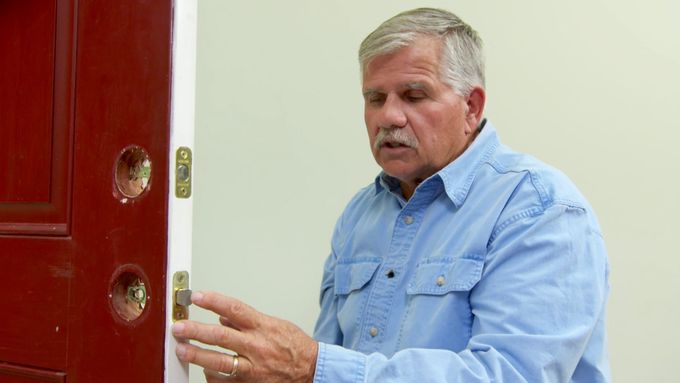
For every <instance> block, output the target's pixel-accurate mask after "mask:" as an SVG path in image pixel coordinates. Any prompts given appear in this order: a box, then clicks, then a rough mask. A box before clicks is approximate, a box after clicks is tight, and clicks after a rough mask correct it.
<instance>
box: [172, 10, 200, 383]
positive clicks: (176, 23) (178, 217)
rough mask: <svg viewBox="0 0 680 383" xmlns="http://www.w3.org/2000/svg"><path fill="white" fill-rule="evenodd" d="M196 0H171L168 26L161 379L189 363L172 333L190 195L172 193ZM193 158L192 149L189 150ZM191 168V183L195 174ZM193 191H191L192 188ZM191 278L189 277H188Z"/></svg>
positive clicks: (186, 110)
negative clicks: (175, 280)
mask: <svg viewBox="0 0 680 383" xmlns="http://www.w3.org/2000/svg"><path fill="white" fill-rule="evenodd" d="M197 5H198V4H197V0H175V1H174V6H173V8H174V9H173V24H172V25H173V26H172V30H173V32H172V90H171V101H170V153H169V158H170V160H169V161H168V162H169V169H168V180H169V182H170V185H169V188H168V190H169V193H170V195H169V196H168V249H167V251H168V257H167V260H168V263H167V270H166V271H167V276H166V297H165V302H166V309H165V312H166V321H165V323H166V325H165V378H164V382H165V383H188V382H189V366H188V365H187V364H186V363H182V362H180V361H179V359H177V357H176V356H175V347H176V346H177V340H176V339H175V337H173V336H172V333H171V332H170V328H171V326H172V323H173V322H172V312H173V307H172V305H173V299H172V298H173V297H172V294H173V288H172V278H173V274H174V273H175V272H177V271H188V272H191V251H192V248H191V239H192V212H193V197H190V198H186V199H181V198H177V197H175V153H176V152H177V149H178V148H179V147H182V146H186V147H189V148H191V149H192V151H193V147H194V116H195V99H196V35H197V31H196V30H197V11H198V9H197V8H198V6H197ZM193 157H194V159H195V157H196V153H195V152H194V153H193ZM195 175H196V174H195V172H194V167H193V166H192V169H191V178H192V180H191V183H192V184H193V179H194V178H195ZM192 194H193V192H192ZM189 281H190V282H191V278H190V279H189Z"/></svg>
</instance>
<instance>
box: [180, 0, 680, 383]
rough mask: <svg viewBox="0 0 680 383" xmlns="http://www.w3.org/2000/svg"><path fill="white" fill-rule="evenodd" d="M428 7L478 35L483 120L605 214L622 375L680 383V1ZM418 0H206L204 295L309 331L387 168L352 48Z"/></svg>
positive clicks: (197, 268)
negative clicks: (344, 218) (366, 121)
mask: <svg viewBox="0 0 680 383" xmlns="http://www.w3.org/2000/svg"><path fill="white" fill-rule="evenodd" d="M418 5H423V6H436V7H443V8H447V9H449V10H452V11H454V12H457V13H458V14H459V15H460V16H461V17H463V18H464V19H465V20H466V21H468V22H469V23H470V24H472V25H473V26H474V27H475V28H476V29H478V31H479V32H480V33H481V35H482V37H483V39H484V40H485V43H486V51H487V58H488V59H487V76H488V83H487V88H488V96H489V101H488V106H487V112H486V115H487V117H489V118H490V119H491V120H493V122H494V124H495V125H496V127H497V128H498V130H499V133H500V135H501V138H502V139H503V140H504V141H505V143H507V144H509V145H511V146H513V147H514V148H516V149H520V150H523V151H526V152H529V153H531V154H534V155H535V156H537V157H539V158H541V159H543V160H544V161H546V162H548V163H551V164H553V165H556V166H557V167H559V168H561V169H562V170H564V171H565V172H566V173H567V174H569V175H570V176H571V178H572V179H573V180H574V181H575V182H576V183H577V184H578V185H579V187H580V188H581V190H582V191H583V192H584V194H585V195H586V196H587V197H588V198H589V200H590V202H591V203H592V204H593V206H594V207H595V209H596V211H597V212H598V214H599V217H600V221H601V224H602V227H603V230H604V233H605V237H606V240H607V244H608V247H609V253H610V262H611V265H612V272H613V274H612V280H611V283H612V295H611V299H610V304H609V318H608V325H609V327H608V329H609V336H610V342H609V346H610V350H611V351H610V352H611V362H612V367H613V374H614V377H615V381H617V382H641V381H649V382H670V381H677V379H678V378H677V372H676V371H677V368H678V366H677V363H678V361H680V360H679V359H678V356H679V355H680V350H679V348H680V331H679V330H678V323H680V307H679V304H680V303H679V302H680V252H678V250H677V248H676V246H675V244H676V243H677V237H678V235H679V231H680V230H678V229H680V225H678V223H677V220H676V217H678V216H680V203H679V202H678V200H679V197H678V196H680V183H679V182H678V177H680V166H679V165H678V164H679V163H680V154H679V153H680V151H679V150H678V148H677V144H678V143H679V142H680V133H679V132H680V122H678V117H677V116H675V113H677V112H678V108H679V107H680V75H678V71H679V70H680V23H679V22H678V19H679V18H680V2H677V1H675V0H650V1H646V2H621V1H616V0H575V1H570V2H566V1H528V0H519V1H506V0H489V1H484V2H481V1H476V0H467V1H457V2H454V1H422V2H420V3H419V4H418ZM413 6H415V2H413V1H405V0H400V1H396V0H379V1H375V0H372V1H364V0H361V1H359V0H351V1H347V0H344V1H341V0H333V1H311V0H307V1H302V0H289V1H278V0H259V1H245V0H241V1H234V0H200V1H199V42H198V104H197V132H196V148H195V158H196V159H195V163H196V179H195V216H194V262H193V277H192V279H193V287H194V288H195V289H213V290H218V291H222V292H224V293H228V294H230V295H233V296H236V297H239V298H242V299H244V300H246V301H247V302H249V303H250V304H252V305H254V306H255V307H256V308H258V309H260V310H263V311H265V312H268V313H270V314H273V315H277V316H281V317H285V318H287V319H290V320H292V321H293V322H296V323H297V324H299V325H300V326H301V327H302V328H304V329H305V330H307V331H309V332H311V330H312V328H313V324H314V319H315V317H316V315H317V312H318V308H317V297H318V284H319V281H320V273H321V267H322V263H323V261H324V259H325V257H326V255H327V254H328V250H329V247H328V244H329V239H330V234H331V230H332V227H333V225H334V222H335V219H336V217H337V216H338V215H339V214H340V212H341V210H342V208H343V207H344V205H345V203H346V202H347V200H348V199H349V198H350V197H351V196H352V195H353V194H354V192H356V191H357V190H358V189H359V188H360V187H362V186H364V185H366V184H367V183H369V182H371V181H372V179H373V177H374V176H375V174H376V173H377V170H378V168H377V167H376V165H375V164H374V163H373V160H372V157H371V155H370V153H369V150H368V146H367V143H366V136H365V132H364V127H363V119H362V99H361V97H360V90H359V86H360V84H359V75H358V69H357V65H356V58H355V56H356V49H357V46H358V44H359V42H360V41H361V39H362V38H363V37H364V35H365V34H367V33H368V32H369V31H370V30H372V29H373V28H374V27H375V26H377V24H378V23H379V22H381V21H383V20H384V19H386V18H387V17H389V16H392V15H393V14H395V13H397V12H398V11H401V10H405V9H408V8H411V7H413ZM193 315H194V318H197V319H202V320H212V319H209V317H208V316H206V315H204V314H203V313H199V312H198V311H197V310H194V312H193ZM199 381H202V379H201V374H200V371H198V370H194V371H192V382H199Z"/></svg>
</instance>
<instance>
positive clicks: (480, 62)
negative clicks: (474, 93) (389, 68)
mask: <svg viewBox="0 0 680 383" xmlns="http://www.w3.org/2000/svg"><path fill="white" fill-rule="evenodd" d="M422 36H433V37H439V38H441V40H442V44H443V49H442V58H441V66H442V67H441V73H440V75H441V77H442V78H441V80H442V81H443V82H444V83H446V84H448V85H450V86H451V87H452V88H453V90H454V91H455V92H456V93H458V94H460V95H461V96H467V95H469V94H470V91H471V90H472V88H473V87H474V86H481V87H484V55H483V52H482V39H481V38H480V37H479V35H478V34H477V32H476V31H475V30H474V29H472V27H470V26H469V25H468V24H466V23H465V22H464V21H463V20H461V19H460V18H459V17H458V16H456V15H454V14H453V13H451V12H448V11H445V10H442V9H434V8H418V9H413V10H410V11H406V12H402V13H400V14H398V15H396V16H394V17H392V18H391V19H389V20H387V21H385V22H384V23H382V24H380V26H379V27H378V28H377V29H376V30H374V31H373V32H372V33H371V34H369V35H368V36H367V37H366V38H365V39H364V41H363V42H362V43H361V47H360V48H359V63H360V65H361V74H362V76H363V74H364V72H365V70H366V66H367V65H368V64H369V62H370V61H371V60H373V59H374V58H376V57H377V56H382V55H386V54H390V53H394V52H396V51H397V50H399V49H401V48H403V47H406V46H408V45H410V44H412V43H413V42H414V41H415V40H416V39H417V38H419V37H422Z"/></svg>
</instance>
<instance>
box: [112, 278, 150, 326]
mask: <svg viewBox="0 0 680 383" xmlns="http://www.w3.org/2000/svg"><path fill="white" fill-rule="evenodd" d="M109 298H110V299H111V306H112V307H113V311H114V312H115V313H116V314H117V315H118V316H119V317H120V318H121V319H123V320H124V321H126V322H131V321H134V320H135V319H138V318H139V317H140V316H141V315H142V314H143V313H144V309H145V308H146V302H147V299H149V296H148V293H147V286H146V285H145V283H144V281H143V279H142V278H141V277H140V276H139V275H138V274H137V273H135V272H132V271H125V272H122V273H120V274H119V275H118V276H117V277H116V278H114V280H113V282H112V283H111V291H110V293H109Z"/></svg>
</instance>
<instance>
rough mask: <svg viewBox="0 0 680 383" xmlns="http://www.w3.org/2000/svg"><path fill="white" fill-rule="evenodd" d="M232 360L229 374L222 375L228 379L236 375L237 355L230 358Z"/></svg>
mask: <svg viewBox="0 0 680 383" xmlns="http://www.w3.org/2000/svg"><path fill="white" fill-rule="evenodd" d="M232 359H233V365H232V366H231V372H229V373H228V374H226V373H223V375H224V376H228V377H231V378H233V377H234V376H236V375H237V374H238V355H234V356H232Z"/></svg>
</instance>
